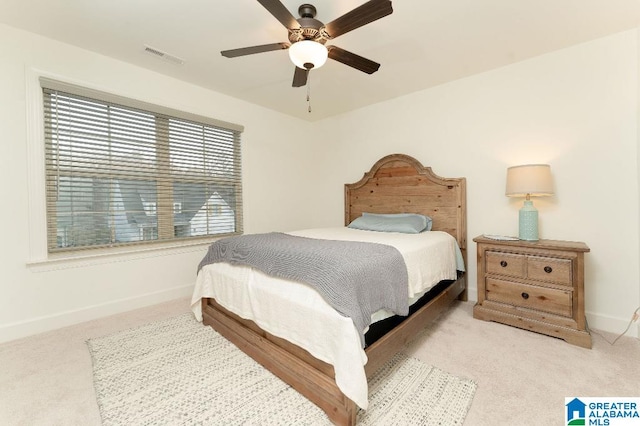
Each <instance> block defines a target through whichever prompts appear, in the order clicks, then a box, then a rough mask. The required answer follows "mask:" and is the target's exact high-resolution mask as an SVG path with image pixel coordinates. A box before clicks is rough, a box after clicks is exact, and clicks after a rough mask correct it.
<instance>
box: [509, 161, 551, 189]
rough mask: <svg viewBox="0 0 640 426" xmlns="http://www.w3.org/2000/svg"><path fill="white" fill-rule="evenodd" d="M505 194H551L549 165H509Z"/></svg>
mask: <svg viewBox="0 0 640 426" xmlns="http://www.w3.org/2000/svg"><path fill="white" fill-rule="evenodd" d="M505 194H506V195H507V196H508V197H522V196H527V195H532V196H544V195H553V181H552V179H551V166H549V165H548V164H525V165H522V166H514V167H509V168H508V169H507V190H506V192H505Z"/></svg>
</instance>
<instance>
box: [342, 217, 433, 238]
mask: <svg viewBox="0 0 640 426" xmlns="http://www.w3.org/2000/svg"><path fill="white" fill-rule="evenodd" d="M431 225H432V220H431V218H430V217H429V216H424V215H421V214H415V213H394V214H377V213H362V216H360V217H358V218H356V219H355V220H354V221H353V222H351V223H350V224H349V225H348V227H349V228H353V229H362V230H365V231H379V232H402V233H405V234H419V233H420V232H426V231H430V230H431Z"/></svg>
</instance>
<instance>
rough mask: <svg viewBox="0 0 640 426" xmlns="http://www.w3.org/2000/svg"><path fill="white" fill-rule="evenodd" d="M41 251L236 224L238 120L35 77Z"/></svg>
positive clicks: (221, 230)
mask: <svg viewBox="0 0 640 426" xmlns="http://www.w3.org/2000/svg"><path fill="white" fill-rule="evenodd" d="M41 86H42V88H43V99H44V133H45V163H46V194H47V231H48V235H47V241H48V250H49V252H56V251H63V250H79V249H86V248H97V247H110V246H118V245H126V244H143V243H151V242H158V241H169V240H179V239H192V238H202V237H207V236H211V235H215V236H223V235H233V234H240V233H242V175H241V156H240V134H241V132H242V130H243V129H242V127H241V126H238V125H234V124H230V123H224V122H220V121H217V120H213V119H210V118H206V117H200V116H195V115H191V114H188V113H183V112H179V111H174V110H170V109H167V108H164V107H160V106H155V105H150V104H146V103H143V102H138V101H135V100H131V99H127V98H120V97H115V96H113V95H109V94H105V93H102V92H96V91H92V90H88V89H82V88H78V87H75V86H70V85H66V84H64V83H60V82H55V81H52V80H48V79H41Z"/></svg>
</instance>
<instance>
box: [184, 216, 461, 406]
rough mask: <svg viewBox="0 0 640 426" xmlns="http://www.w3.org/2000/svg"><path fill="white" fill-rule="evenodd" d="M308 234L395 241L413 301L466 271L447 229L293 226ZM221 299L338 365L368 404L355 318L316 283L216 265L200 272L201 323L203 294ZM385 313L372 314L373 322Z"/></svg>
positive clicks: (345, 382) (197, 309)
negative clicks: (328, 298)
mask: <svg viewBox="0 0 640 426" xmlns="http://www.w3.org/2000/svg"><path fill="white" fill-rule="evenodd" d="M290 234H291V235H298V236H304V237H310V238H321V239H330V240H347V241H364V242H376V243H382V244H388V245H391V246H393V247H396V248H397V249H398V250H399V251H400V253H402V256H403V258H404V261H405V263H406V265H407V272H408V276H409V287H408V289H407V297H409V298H410V299H414V298H416V297H418V296H419V295H421V294H423V293H424V292H425V291H427V290H428V289H429V288H431V287H432V286H433V285H435V284H437V283H438V282H439V281H441V280H446V279H455V278H456V270H464V265H462V264H461V260H462V257H461V255H460V249H459V248H458V246H457V243H456V241H455V239H454V238H453V237H452V236H451V235H449V234H447V233H445V232H437V231H436V232H424V233H421V234H401V233H392V232H373V231H362V230H357V229H351V228H320V229H308V230H304V231H297V232H290ZM204 297H212V298H215V299H216V301H217V302H218V303H220V304H221V305H222V306H224V307H225V308H226V309H228V310H229V311H231V312H234V313H235V314H237V315H239V316H241V317H242V318H245V319H249V320H252V321H254V322H255V323H256V324H258V326H260V327H261V328H262V329H263V330H265V331H268V332H269V333H271V334H273V335H275V336H278V337H281V338H283V339H286V340H288V341H289V342H292V343H294V344H296V345H298V346H300V347H301V348H303V349H306V350H307V351H308V352H309V353H311V354H312V355H313V356H314V357H316V358H318V359H320V360H322V361H324V362H327V363H329V364H331V365H333V367H334V370H335V376H336V384H337V385H338V387H339V388H340V390H341V391H342V392H343V393H344V394H345V395H346V396H347V397H348V398H350V399H351V400H352V401H354V402H355V403H356V404H357V405H358V406H359V407H361V408H363V409H366V408H367V406H368V387H367V378H366V376H365V372H364V365H365V364H366V363H367V356H366V354H365V352H364V350H363V349H362V347H361V345H360V337H359V335H358V332H357V331H356V328H355V327H354V325H353V322H352V321H351V319H350V318H348V317H343V316H342V315H340V314H339V313H338V312H337V311H336V310H335V309H333V308H332V307H331V306H330V305H329V304H328V303H327V302H325V301H324V299H323V298H322V296H320V294H319V293H318V292H316V291H315V290H314V289H313V288H312V287H310V286H307V285H305V284H302V283H298V282H295V281H288V280H283V279H279V278H274V277H270V276H268V275H265V274H264V273H262V272H260V271H257V270H253V269H252V268H249V267H241V266H232V265H229V264H226V263H216V264H211V265H207V266H205V267H203V268H202V269H201V270H200V273H199V274H198V277H197V280H196V285H195V289H194V292H193V297H192V298H191V309H192V311H193V313H194V315H195V317H196V318H197V319H198V320H199V321H202V308H201V304H200V303H201V302H200V299H202V298H204ZM385 316H386V314H385V313H377V314H374V316H373V317H374V318H375V320H379V319H381V318H384V317H385Z"/></svg>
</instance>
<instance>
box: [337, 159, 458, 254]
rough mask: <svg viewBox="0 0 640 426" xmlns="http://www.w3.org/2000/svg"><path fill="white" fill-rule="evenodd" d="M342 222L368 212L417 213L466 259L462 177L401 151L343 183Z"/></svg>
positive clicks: (348, 221)
mask: <svg viewBox="0 0 640 426" xmlns="http://www.w3.org/2000/svg"><path fill="white" fill-rule="evenodd" d="M344 195H345V225H348V224H349V223H351V221H352V220H354V219H355V218H357V217H359V216H361V215H362V213H363V212H368V213H420V214H424V215H427V216H429V217H431V219H433V230H434V231H445V232H448V233H449V234H451V235H453V237H454V238H455V239H456V240H457V241H458V245H459V246H460V249H461V250H462V253H463V256H464V260H465V265H466V261H467V256H466V248H467V206H466V200H467V193H466V179H465V178H443V177H440V176H438V175H436V174H435V173H433V171H432V170H431V167H424V166H423V165H422V164H420V162H419V161H418V160H416V159H415V158H413V157H410V156H408V155H404V154H391V155H387V156H386V157H383V158H381V159H380V160H378V161H377V162H376V164H374V165H373V167H372V168H371V170H369V171H368V172H366V173H365V174H364V176H363V177H362V179H360V180H359V181H358V182H355V183H348V184H345V186H344Z"/></svg>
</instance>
